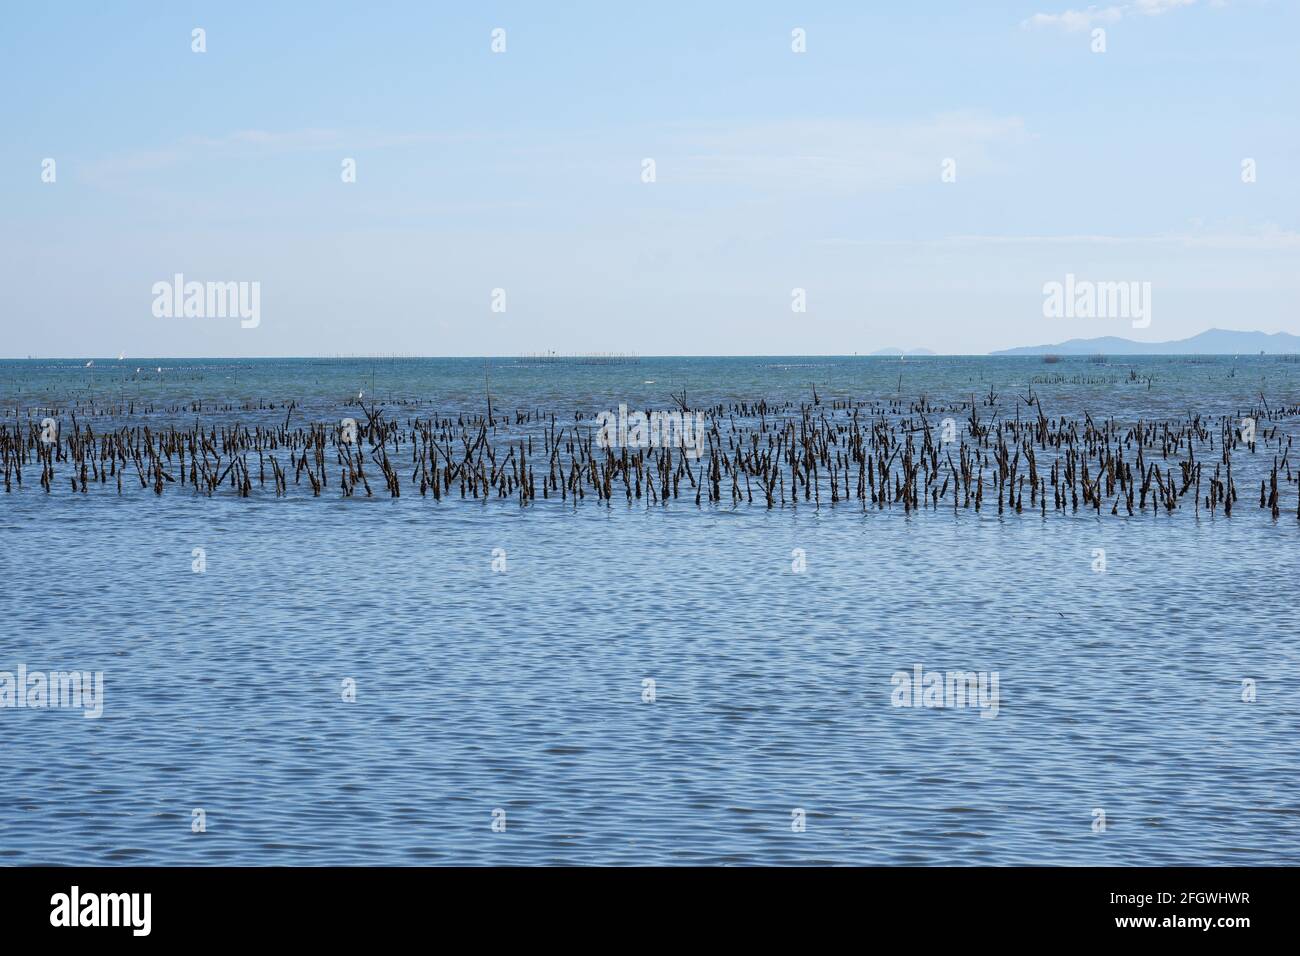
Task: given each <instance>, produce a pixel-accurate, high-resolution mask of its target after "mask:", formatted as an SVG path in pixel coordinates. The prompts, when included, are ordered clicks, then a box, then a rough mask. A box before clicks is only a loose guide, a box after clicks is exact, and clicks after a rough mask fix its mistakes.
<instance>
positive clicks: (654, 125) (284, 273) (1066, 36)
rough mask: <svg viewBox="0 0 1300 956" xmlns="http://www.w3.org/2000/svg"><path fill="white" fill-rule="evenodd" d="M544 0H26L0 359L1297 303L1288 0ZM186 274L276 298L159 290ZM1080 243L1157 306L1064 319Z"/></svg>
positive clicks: (834, 338) (977, 332) (1263, 317)
mask: <svg viewBox="0 0 1300 956" xmlns="http://www.w3.org/2000/svg"><path fill="white" fill-rule="evenodd" d="M555 6H558V5H541V4H524V3H519V4H484V5H481V6H480V5H468V4H450V3H383V2H377V3H365V4H356V3H346V4H345V3H315V4H311V5H308V4H290V3H285V4H265V3H221V4H216V3H213V4H206V3H195V4H190V5H186V4H176V3H129V2H128V3H115V4H111V5H110V4H97V3H90V2H85V3H72V4H67V3H51V4H48V5H46V4H23V5H10V6H8V7H6V9H5V10H4V12H3V14H2V16H3V21H2V22H0V78H2V80H3V90H4V94H3V100H2V102H3V107H4V109H3V129H4V135H3V137H0V209H3V214H2V216H0V222H2V223H3V226H2V227H0V243H2V246H0V252H2V253H3V255H0V283H3V287H4V289H5V296H4V300H5V309H4V319H3V331H4V334H3V336H2V337H0V355H4V356H9V357H22V356H26V355H29V354H31V355H39V356H82V355H96V356H105V355H114V356H115V355H116V354H118V353H119V352H125V353H126V354H127V355H128V356H140V357H144V356H197V355H229V356H254V355H322V354H324V355H333V354H375V353H400V354H425V355H482V354H493V355H513V354H518V353H521V352H534V351H542V350H547V349H555V350H557V351H561V352H595V351H620V352H636V353H639V354H642V355H656V354H751V353H754V354H842V353H853V352H869V351H872V350H874V349H878V348H882V347H887V346H901V347H926V348H930V349H933V350H935V351H938V352H945V353H953V352H984V351H988V350H991V349H996V348H1002V347H1008V346H1014V345H1025V344H1036V343H1041V342H1053V341H1059V340H1062V339H1066V338H1070V337H1075V336H1097V335H1123V336H1126V337H1130V338H1137V339H1145V340H1165V339H1173V338H1181V337H1185V336H1187V335H1192V334H1195V333H1197V332H1200V331H1203V330H1204V329H1206V328H1208V327H1211V326H1218V327H1227V328H1242V329H1256V328H1257V329H1262V330H1264V331H1270V332H1272V331H1290V332H1293V333H1295V332H1300V308H1298V307H1300V268H1298V266H1300V226H1298V225H1297V216H1298V214H1300V185H1298V179H1300V124H1297V93H1298V92H1300V66H1298V64H1300V12H1298V11H1297V5H1296V4H1295V3H1293V2H1283V0H1273V2H1265V0H1228V2H1226V3H1214V2H1208V0H1196V2H1184V0H1135V2H1131V3H1114V4H1109V3H1101V4H1098V5H1096V6H1093V7H1088V6H1086V5H1081V4H1077V3H1076V4H1074V5H1073V6H1071V5H1070V3H1068V2H1067V3H1061V4H1053V3H1052V2H1051V0H1033V2H1024V3H1020V2H1015V3H1012V2H1005V3H985V4H971V3H958V2H951V3H924V2H916V3H870V4H863V3H849V2H844V3H824V2H823V3H761V2H760V3H752V2H750V3H730V2H726V3H714V4H678V3H661V4H652V5H623V4H610V3H607V2H606V3H569V4H564V5H562V6H563V9H562V10H555V9H549V7H555ZM466 8H469V9H466ZM195 27H202V28H203V29H204V30H205V31H206V44H207V52H205V53H194V52H192V50H191V31H192V30H193V29H194V28H195ZM498 27H500V28H503V29H504V30H505V31H506V51H505V52H504V53H499V54H494V53H493V52H492V51H491V48H490V44H491V31H492V30H493V29H494V28H498ZM796 27H799V28H803V29H804V30H805V31H806V36H807V52H806V53H802V54H799V53H794V52H792V50H791V31H792V30H793V29H795V28H796ZM1098 27H1099V28H1102V29H1104V30H1105V31H1106V38H1105V39H1106V51H1105V52H1104V53H1094V52H1092V50H1091V49H1090V47H1091V46H1092V44H1093V39H1092V35H1091V32H1090V31H1091V29H1093V28H1098ZM46 158H52V159H54V160H55V162H56V180H55V182H53V183H47V182H42V180H41V173H42V161H43V160H44V159H46ZM344 158H353V159H355V160H356V169H357V178H356V182H355V183H344V182H342V180H341V176H340V171H341V164H342V161H343V159H344ZM646 158H652V159H654V161H655V171H656V181H655V182H653V183H645V182H642V178H641V171H642V161H643V159H646ZM948 158H952V159H954V160H955V161H956V181H955V182H943V181H942V180H941V175H940V173H941V164H942V163H943V161H944V160H945V159H948ZM1246 158H1250V159H1253V160H1254V161H1255V163H1256V169H1257V181H1256V182H1254V183H1250V184H1246V183H1243V182H1242V181H1241V163H1242V160H1243V159H1246ZM178 272H179V273H182V274H183V275H184V276H185V277H186V279H187V280H197V281H248V282H253V281H256V282H259V283H260V289H261V320H260V324H259V325H258V326H257V327H256V328H241V327H240V323H239V321H238V320H237V319H235V320H231V319H223V318H201V319H200V318H190V319H172V318H156V317H155V316H154V315H153V314H152V312H151V305H152V302H153V295H152V293H151V287H152V285H153V284H154V283H155V282H158V281H160V280H163V281H168V280H170V279H171V277H172V276H173V275H174V274H175V273H178ZM1066 273H1074V274H1076V275H1078V276H1079V277H1081V278H1090V279H1094V280H1099V281H1116V280H1132V281H1146V282H1150V283H1151V287H1152V323H1151V325H1150V327H1148V328H1145V329H1141V330H1135V329H1132V328H1131V327H1130V324H1129V323H1128V322H1127V321H1125V320H1123V319H1048V318H1045V317H1044V316H1043V311H1042V303H1043V292H1042V287H1043V284H1044V283H1045V282H1049V281H1054V280H1055V281H1059V280H1061V279H1063V278H1064V276H1065V275H1066ZM495 288H503V289H505V290H506V311H505V312H504V313H501V312H493V311H492V310H491V308H490V304H491V296H492V290H493V289H495ZM795 288H802V289H805V290H806V295H807V311H806V312H804V313H794V312H792V310H791V293H792V290H793V289H795Z"/></svg>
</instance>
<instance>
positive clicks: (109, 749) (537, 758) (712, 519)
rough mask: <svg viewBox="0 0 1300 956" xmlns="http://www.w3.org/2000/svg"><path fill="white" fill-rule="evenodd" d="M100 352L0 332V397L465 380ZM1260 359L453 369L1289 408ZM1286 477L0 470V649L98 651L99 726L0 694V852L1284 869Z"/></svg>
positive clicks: (636, 385)
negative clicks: (399, 487)
mask: <svg viewBox="0 0 1300 956" xmlns="http://www.w3.org/2000/svg"><path fill="white" fill-rule="evenodd" d="M692 361H693V362H695V363H698V364H694V365H692V364H691V363H692ZM927 362H929V363H930V364H929V365H927ZM150 363H151V365H152V366H153V367H156V366H157V365H158V364H159V363H158V362H157V361H155V360H150ZM102 364H108V365H110V366H111V368H110V370H108V371H105V372H102V373H101V374H100V378H99V380H98V381H97V382H96V383H91V382H90V381H89V377H90V372H89V371H88V370H85V369H84V366H83V364H82V363H75V364H74V363H65V364H63V365H59V364H56V363H40V362H33V363H22V362H17V363H15V362H9V363H0V396H2V397H3V402H0V404H3V405H4V407H6V408H7V409H8V412H7V414H8V415H9V416H10V422H12V420H13V419H12V416H13V415H14V414H15V411H16V410H18V409H21V408H24V407H27V406H31V405H36V404H38V403H41V402H52V403H58V402H67V401H69V400H71V398H81V399H83V400H84V399H85V398H86V396H87V395H88V394H89V395H91V396H92V398H93V397H94V396H95V395H96V394H98V395H99V396H100V397H101V398H102V399H103V400H105V401H107V400H109V399H116V400H121V399H123V398H127V399H135V400H137V401H139V402H140V403H141V404H142V405H146V404H148V403H150V402H153V403H156V404H157V405H158V406H159V410H158V411H156V412H155V413H154V414H156V415H158V417H159V419H160V420H161V419H163V418H166V417H167V415H168V414H169V413H167V412H165V410H163V407H164V406H165V405H167V403H169V402H176V401H181V400H193V399H196V398H198V399H202V400H204V401H209V402H221V401H226V402H230V403H233V404H236V405H237V404H239V403H242V402H246V401H249V400H250V399H251V400H252V401H254V402H256V401H258V400H259V399H265V400H266V401H268V402H277V403H278V402H281V401H287V400H290V399H292V400H294V401H295V402H297V403H298V409H299V410H298V411H297V412H296V414H303V415H306V416H308V417H309V418H310V417H311V416H312V415H319V416H321V417H326V416H329V415H333V414H337V413H338V412H339V410H340V409H344V408H346V406H345V405H344V404H343V403H344V402H345V401H346V400H347V398H348V397H349V396H351V395H354V394H355V391H356V390H358V389H361V388H364V389H365V390H366V391H367V394H368V395H370V394H374V395H377V396H378V397H379V398H380V399H381V400H385V401H397V400H410V401H415V400H423V401H429V402H435V403H437V404H438V406H439V407H440V408H442V409H443V410H448V409H454V408H456V407H458V406H461V405H463V406H464V407H466V408H468V407H470V406H471V404H472V403H474V402H477V401H478V400H479V399H480V398H481V389H482V375H483V367H482V362H481V360H480V361H478V362H474V361H472V360H465V361H463V362H447V363H426V364H425V365H423V366H420V365H419V363H409V366H410V367H408V365H407V364H404V363H380V364H379V365H378V366H377V367H375V368H373V369H372V364H371V363H368V362H352V363H346V362H340V363H329V364H321V365H311V366H305V365H302V364H298V365H295V364H294V363H269V364H267V365H259V364H257V363H229V364H228V365H223V364H220V363H211V364H205V363H199V362H194V363H188V365H187V367H186V370H184V371H181V370H177V371H174V372H170V371H169V372H164V373H162V374H161V375H159V373H154V378H152V379H149V378H148V377H147V376H145V375H144V374H143V373H141V374H140V375H139V376H137V375H136V374H135V368H134V367H132V368H131V369H130V370H129V372H125V371H120V370H117V368H116V367H117V364H118V363H105V362H97V365H102ZM169 364H170V365H173V366H174V365H178V364H183V363H176V362H174V361H173V362H171V363H169ZM900 365H901V367H902V371H900V370H899V366H900ZM1131 370H1132V371H1136V372H1137V373H1138V374H1139V375H1140V376H1151V379H1152V380H1151V381H1150V382H1149V383H1147V382H1146V381H1141V382H1139V383H1137V384H1134V383H1133V382H1132V380H1131V379H1130V376H1129V373H1130V371H1131ZM1298 373H1300V366H1297V365H1296V364H1294V363H1290V364H1288V363H1285V362H1279V361H1277V360H1265V359H1262V358H1261V359H1256V360H1253V361H1244V362H1235V361H1233V360H1229V359H1222V360H1214V361H1212V362H1211V361H1206V360H1197V361H1189V360H1176V359H1143V360H1141V362H1140V364H1138V365H1133V366H1129V365H1119V366H1117V365H1115V364H1111V365H1100V366H1099V365H1095V364H1093V363H1086V362H1082V361H1075V362H1070V363H1061V364H1060V365H1055V366H1044V365H1043V364H1042V363H1041V361H1040V360H1036V359H1035V360H997V359H989V360H977V359H964V360H937V359H936V360H922V361H920V362H913V361H912V360H910V359H909V360H908V361H907V362H905V363H899V362H897V361H892V362H884V361H881V360H854V359H844V360H830V359H807V360H796V359H790V360H779V359H761V360H727V361H726V362H714V363H712V364H709V361H708V360H643V361H642V362H640V363H638V364H637V365H634V366H614V367H607V368H606V367H586V366H577V367H546V368H541V367H518V368H511V367H508V366H507V367H493V368H492V369H491V373H490V374H491V375H492V376H493V379H494V381H493V386H492V387H493V392H494V401H496V402H499V403H501V406H502V407H511V406H516V405H517V406H518V407H530V408H531V407H534V406H537V407H542V408H549V407H556V408H566V409H572V408H575V407H582V408H597V407H598V408H607V407H611V405H616V404H617V402H618V401H620V400H623V401H629V402H638V401H640V402H645V401H651V400H654V401H660V402H662V401H664V400H665V399H666V397H667V396H666V387H668V386H670V387H671V388H673V389H675V390H680V389H681V388H683V387H685V388H687V389H688V390H689V392H690V394H691V397H692V398H693V399H694V398H695V397H696V396H697V395H698V396H699V400H701V401H727V400H745V399H755V398H759V397H766V398H768V399H769V400H771V399H773V398H780V399H784V398H787V397H791V396H795V397H797V396H798V395H799V394H800V393H802V392H803V391H804V390H806V389H807V387H808V385H809V383H814V384H816V385H817V387H818V389H819V390H821V391H822V393H823V397H824V398H825V397H826V395H827V393H828V392H829V393H830V394H831V395H832V397H835V396H839V395H845V396H847V395H854V396H856V397H861V398H876V397H881V396H888V395H889V394H892V393H893V392H894V391H895V389H896V382H895V379H896V378H897V377H898V376H899V375H904V376H913V379H914V380H911V381H909V380H908V379H907V378H904V380H903V382H902V386H901V387H902V390H903V392H904V393H906V394H908V395H911V396H915V395H916V394H917V393H918V392H919V391H921V390H925V391H927V392H928V393H930V394H931V395H932V396H934V398H935V400H942V399H951V400H957V399H960V398H962V397H967V396H969V394H970V392H971V391H976V392H984V391H986V390H987V389H989V388H990V387H994V388H997V389H1000V390H1012V389H1016V388H1022V387H1025V386H1027V385H1028V384H1029V382H1030V379H1032V378H1033V377H1035V376H1041V375H1054V374H1060V375H1063V376H1065V377H1066V378H1067V379H1068V378H1069V377H1071V376H1085V377H1107V376H1113V377H1114V378H1115V379H1116V380H1115V381H1109V382H1107V381H1103V382H1093V383H1088V382H1079V383H1074V384H1071V383H1069V382H1068V381H1067V382H1063V383H1058V384H1057V385H1052V384H1051V383H1050V382H1041V383H1040V384H1038V385H1037V386H1036V387H1037V388H1038V389H1039V390H1040V394H1041V395H1042V397H1043V402H1044V404H1045V405H1046V406H1047V410H1048V412H1049V413H1052V414H1061V415H1064V414H1082V412H1083V411H1085V410H1086V411H1089V412H1090V413H1091V414H1093V415H1094V416H1097V415H1117V416H1128V417H1133V418H1137V417H1144V418H1147V419H1153V418H1159V417H1161V416H1162V415H1169V416H1174V415H1178V416H1181V415H1183V414H1185V413H1186V412H1187V410H1188V408H1189V407H1194V408H1196V409H1200V410H1203V411H1204V412H1205V413H1206V414H1215V415H1231V414H1235V413H1236V411H1237V410H1238V408H1239V407H1241V406H1243V405H1245V404H1247V403H1250V402H1252V401H1255V400H1257V399H1258V395H1259V394H1260V393H1261V392H1263V393H1264V394H1265V395H1267V396H1268V399H1269V401H1270V402H1272V403H1274V404H1275V405H1277V404H1282V403H1285V402H1288V401H1289V402H1292V403H1294V402H1296V401H1297V400H1300V391H1298V390H1297V382H1300V374H1298ZM372 375H373V377H372ZM664 380H669V381H664ZM649 383H653V384H649ZM90 389H96V390H98V393H95V392H88V391H87V390H90ZM476 389H478V391H476ZM627 393H631V394H627ZM137 411H139V410H137ZM23 414H24V415H25V414H26V413H25V412H24V413H23ZM201 415H211V416H213V418H212V420H213V421H216V422H224V421H230V420H235V419H240V420H246V419H248V418H249V417H250V415H249V414H241V413H239V412H238V411H230V412H224V411H223V412H212V411H209V412H203V413H201ZM283 415H284V411H283V410H282V409H277V410H274V411H272V410H266V411H265V417H267V418H268V419H270V418H275V419H280V418H282V417H283ZM173 417H175V418H177V419H181V418H183V417H184V416H181V415H179V414H176V415H174V416H173ZM193 418H194V415H193V414H189V415H188V420H191V421H192V420H193ZM1293 424H1294V423H1292V427H1293ZM1293 487H1294V486H1293ZM37 491H39V489H37ZM1290 494H1291V495H1292V498H1291V499H1290V501H1291V510H1290V512H1289V513H1286V514H1284V515H1283V516H1282V518H1281V519H1279V520H1277V521H1274V520H1272V519H1271V518H1270V517H1269V516H1268V515H1267V514H1266V513H1265V512H1263V511H1258V510H1257V509H1254V508H1252V509H1250V510H1246V509H1242V510H1241V511H1240V512H1238V513H1234V515H1233V517H1231V518H1230V519H1229V518H1224V517H1223V516H1222V515H1221V514H1220V515H1218V516H1217V517H1209V516H1206V515H1201V516H1199V517H1194V516H1193V515H1191V514H1183V513H1181V512H1180V513H1177V514H1174V515H1165V516H1159V517H1156V516H1153V515H1151V514H1149V513H1145V514H1143V515H1141V516H1138V517H1133V518H1124V517H1118V518H1117V517H1110V516H1109V515H1106V516H1101V517H1098V516H1095V515H1088V514H1083V513H1081V514H1079V515H1050V514H1049V515H1048V517H1046V518H1042V517H1040V516H1039V515H1038V514H1037V513H1032V514H1031V513H1026V514H1024V515H1020V516H1015V515H1008V516H1006V517H998V516H997V515H995V514H991V513H989V512H988V511H987V510H986V511H985V512H984V513H983V514H980V515H976V514H974V513H973V512H962V513H960V514H955V515H954V514H953V513H951V512H938V513H935V512H920V513H913V514H911V515H905V514H903V513H902V512H901V511H888V510H887V511H883V512H870V513H867V514H863V513H862V511H861V510H860V509H859V508H855V507H846V508H834V509H833V508H829V507H825V506H823V507H822V508H821V509H819V510H814V509H812V508H806V507H803V506H802V505H801V506H800V507H799V508H798V509H797V510H791V509H786V510H784V511H782V510H780V509H776V510H772V511H768V510H766V509H763V508H757V507H742V508H738V509H735V510H733V509H731V508H730V507H702V508H700V507H696V506H695V505H694V504H693V503H692V504H686V503H684V502H683V503H672V504H669V505H667V506H664V507H659V506H656V507H647V506H646V505H645V504H644V503H643V502H638V503H636V504H635V505H633V506H630V507H629V506H622V505H621V504H617V505H615V506H613V507H606V506H603V505H594V504H592V503H591V502H587V503H584V504H582V505H580V506H579V507H577V508H574V507H572V506H568V505H562V504H560V503H558V502H554V501H548V502H538V503H537V504H536V505H535V506H532V507H529V508H520V507H519V505H518V504H517V502H513V501H509V500H507V501H492V502H488V503H483V502H481V501H478V502H476V501H470V502H461V501H459V500H452V501H444V502H442V503H440V504H439V503H435V502H433V501H432V500H427V499H421V498H420V497H418V496H413V495H407V496H405V497H402V498H399V499H395V500H393V499H389V498H387V497H379V496H377V497H375V498H373V499H364V498H350V499H342V498H334V497H330V496H324V497H322V498H318V499H314V498H312V497H310V495H309V494H308V495H302V494H298V495H294V496H291V497H289V498H285V499H276V498H273V497H266V496H262V497H254V498H250V499H241V498H237V497H233V496H222V495H217V496H214V497H212V498H207V497H202V496H192V495H187V494H182V493H172V492H170V491H169V492H168V493H167V494H164V495H162V496H161V497H155V496H154V495H152V494H137V495H128V496H124V497H121V498H118V497H116V496H115V495H112V494H103V493H91V494H88V495H74V494H70V493H67V492H65V491H62V489H59V490H57V491H56V492H55V493H52V494H51V495H49V496H46V495H43V494H39V493H28V492H24V493H21V494H20V493H13V494H9V495H3V494H0V581H3V587H2V588H0V671H14V670H16V668H17V667H18V666H19V665H20V664H24V665H26V666H27V668H28V669H29V670H33V671H35V670H69V669H74V668H75V669H78V670H85V671H102V672H103V674H104V683H105V700H104V712H103V716H102V717H101V718H100V719H97V720H92V719H85V718H83V716H82V714H81V712H80V711H78V710H73V709H63V710H59V709H45V710H33V709H21V710H19V709H13V708H5V709H0V742H2V745H3V754H4V760H3V761H0V862H4V863H11V864H13V863H16V864H28V863H90V864H113V863H136V864H140V863H145V864H186V863H197V864H204V863H228V864H254V865H257V864H321V865H325V864H367V863H388V864H440V863H443V864H466V863H520V864H538V863H572V864H593V863H599V864H691V863H706V864H784V863H800V864H813V863H850V864H955V865H964V864H1018V863H1070V864H1140V863H1141V864H1174V863H1184V864H1211V863H1212V864H1259V863H1268V862H1282V863H1300V796H1297V795H1298V794H1300V733H1298V731H1300V695H1297V693H1296V689H1297V686H1300V614H1297V610H1296V606H1295V605H1296V601H1295V595H1296V580H1297V559H1298V558H1300V527H1298V526H1300V522H1297V521H1296V518H1295V510H1294V509H1295V505H1294V501H1295V498H1294V490H1292V491H1291V492H1290ZM1244 498H1245V495H1244V494H1243V499H1244ZM194 548H203V549H204V550H205V552H206V561H207V565H206V571H205V572H204V573H202V574H196V573H194V572H193V571H192V568H191V561H192V557H191V555H192V550H193V549H194ZM494 549H503V551H504V555H505V561H506V570H505V572H504V573H497V572H494V570H493V567H492V561H493V552H494ZM795 549H802V553H803V555H804V556H805V559H806V570H805V571H804V572H803V573H800V574H796V573H793V572H792V560H793V557H794V556H793V555H792V552H794V551H795ZM1095 549H1104V550H1105V552H1106V559H1107V567H1106V571H1105V573H1095V572H1094V571H1093V570H1092V565H1093V561H1094V551H1095ZM497 553H498V555H499V554H500V552H497ZM916 664H920V665H922V666H923V668H925V669H926V670H927V671H931V670H933V671H948V670H962V671H977V672H980V671H983V672H997V674H998V675H999V700H998V710H997V714H996V717H992V718H989V717H986V716H982V715H981V711H980V710H979V709H976V708H904V707H895V706H892V703H891V693H892V691H893V686H892V685H891V676H892V675H894V674H895V672H898V671H907V672H909V673H910V672H911V670H912V668H913V666H914V665H916ZM647 679H652V680H653V681H654V696H655V699H654V701H653V702H646V701H644V700H643V694H644V692H645V686H646V685H645V683H644V682H645V681H646V680H647ZM1247 679H1249V680H1253V681H1254V682H1255V688H1256V694H1257V697H1256V699H1255V700H1254V701H1253V702H1246V701H1243V699H1242V698H1243V681H1245V680H1247ZM346 680H352V681H355V687H356V699H355V702H347V701H345V700H344V699H343V697H344V695H343V693H342V688H343V686H344V682H345V681H346ZM195 808H202V809H203V811H204V812H205V814H206V832H204V833H193V832H192V830H191V823H192V819H193V817H192V813H193V810H194V809H195ZM496 810H503V811H504V813H505V820H506V826H505V830H504V832H494V830H493V826H492V824H493V813H494V811H496ZM795 810H803V811H804V814H805V818H806V830H805V831H804V832H795V831H794V830H793V829H792V826H791V824H792V819H793V818H792V812H793V811H795ZM1097 811H1104V814H1105V823H1106V827H1105V830H1104V832H1095V827H1094V823H1095V821H1096V820H1097V819H1098V815H1097Z"/></svg>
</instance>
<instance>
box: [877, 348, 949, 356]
mask: <svg viewBox="0 0 1300 956" xmlns="http://www.w3.org/2000/svg"><path fill="white" fill-rule="evenodd" d="M871 354H872V355H933V354H934V353H933V352H931V351H930V350H929V349H908V350H907V351H906V352H904V351H903V350H902V349H878V350H877V351H875V352H872V353H871Z"/></svg>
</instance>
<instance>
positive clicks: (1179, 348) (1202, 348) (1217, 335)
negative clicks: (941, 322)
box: [877, 329, 1300, 355]
mask: <svg viewBox="0 0 1300 956" xmlns="http://www.w3.org/2000/svg"><path fill="white" fill-rule="evenodd" d="M1260 352H1263V353H1265V354H1267V355H1290V354H1296V353H1300V336H1296V335H1291V334H1289V333H1287V332H1274V333H1271V334H1270V333H1268V332H1236V331H1233V330H1231V329H1207V330H1206V331H1204V332H1202V333H1201V334H1200V335H1193V336H1192V337H1191V338H1188V339H1177V340H1175V341H1172V342H1134V341H1132V340H1131V339H1121V338H1119V337H1118V336H1114V335H1106V336H1102V337H1101V338H1096V339H1070V340H1068V341H1066V342H1060V343H1058V344H1056V345H1026V346H1021V347H1020V348H1014V349H1001V350H999V351H996V352H990V353H989V355H1098V354H1102V355H1258V354H1259V353H1260ZM877 354H880V353H877Z"/></svg>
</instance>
